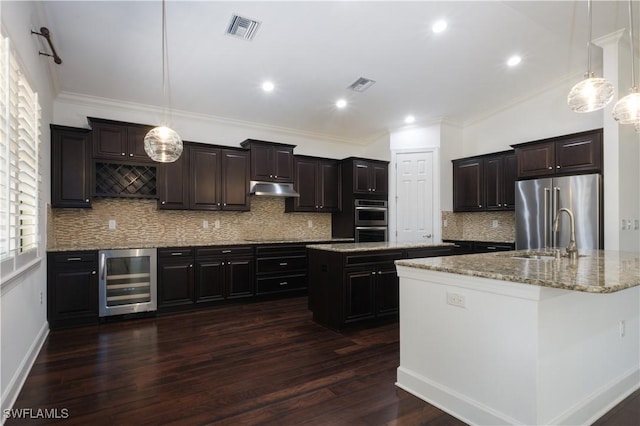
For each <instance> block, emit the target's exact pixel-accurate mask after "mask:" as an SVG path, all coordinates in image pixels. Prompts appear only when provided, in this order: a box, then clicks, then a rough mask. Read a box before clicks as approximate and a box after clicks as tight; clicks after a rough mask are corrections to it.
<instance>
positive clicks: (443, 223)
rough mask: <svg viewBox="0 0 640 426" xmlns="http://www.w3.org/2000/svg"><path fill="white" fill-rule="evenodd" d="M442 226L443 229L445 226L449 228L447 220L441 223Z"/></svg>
mask: <svg viewBox="0 0 640 426" xmlns="http://www.w3.org/2000/svg"><path fill="white" fill-rule="evenodd" d="M442 226H443V227H444V228H446V227H447V226H449V222H447V219H445V220H444V221H443V222H442Z"/></svg>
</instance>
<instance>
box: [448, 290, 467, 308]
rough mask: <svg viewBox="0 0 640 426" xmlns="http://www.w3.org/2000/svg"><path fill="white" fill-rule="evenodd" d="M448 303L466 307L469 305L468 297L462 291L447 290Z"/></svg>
mask: <svg viewBox="0 0 640 426" xmlns="http://www.w3.org/2000/svg"><path fill="white" fill-rule="evenodd" d="M447 304H449V305H452V306H458V307H460V308H464V307H465V306H466V305H467V298H466V297H465V296H464V295H463V294H460V293H449V292H447Z"/></svg>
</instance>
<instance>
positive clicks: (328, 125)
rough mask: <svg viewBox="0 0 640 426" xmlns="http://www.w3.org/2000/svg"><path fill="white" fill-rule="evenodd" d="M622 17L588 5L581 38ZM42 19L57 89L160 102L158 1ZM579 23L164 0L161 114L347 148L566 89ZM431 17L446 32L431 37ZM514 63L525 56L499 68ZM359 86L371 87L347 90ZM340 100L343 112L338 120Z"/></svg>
mask: <svg viewBox="0 0 640 426" xmlns="http://www.w3.org/2000/svg"><path fill="white" fill-rule="evenodd" d="M638 6H640V5H639V4H638V2H635V7H636V10H637V11H638V12H640V10H638V9H640V8H639V7H638ZM627 10H628V5H627V2H614V1H594V4H593V17H594V19H593V20H594V29H593V38H594V39H595V38H597V37H600V36H603V35H606V34H609V33H612V32H613V31H615V30H617V29H620V28H624V27H626V26H627V21H628V15H627V13H628V12H627ZM234 13H235V14H240V15H242V16H246V17H249V18H253V19H256V20H259V21H261V22H262V24H261V26H260V28H259V29H258V31H257V34H256V36H255V39H254V40H253V41H245V40H240V39H237V38H233V37H230V36H227V35H225V30H226V27H227V25H228V23H229V21H230V19H231V16H232V14H234ZM44 14H45V19H46V25H47V26H48V27H49V29H50V30H51V34H52V37H53V41H54V45H55V47H56V49H57V51H58V53H59V55H60V56H61V57H62V60H63V64H62V65H60V66H55V73H56V76H55V78H56V79H57V84H58V87H59V89H60V91H61V92H67V93H75V94H82V95H89V96H95V97H102V98H109V99H117V100H122V101H127V102H133V103H138V104H145V105H153V106H162V105H163V103H164V101H163V96H162V66H161V2H160V1H141V2H133V1H127V2H117V1H106V2H96V1H71V2H64V1H47V2H44ZM586 17H587V14H586V2H585V1H566V2H565V1H532V2H524V1H482V2H480V1H474V2H459V1H444V2H443V1H429V2H417V1H414V2H397V1H386V2H383V1H378V2H361V1H357V2H342V1H340V2H338V1H336V2H271V1H259V2H242V1H233V2H222V1H215V2H211V1H196V2H187V1H169V2H168V3H167V33H168V48H169V64H170V83H171V98H172V104H171V105H172V108H173V109H174V110H180V111H185V112H190V113H198V114H206V115H212V116H217V117H223V118H231V119H235V120H243V121H249V122H257V123H262V124H266V125H272V126H279V127H286V128H291V129H296V130H300V131H305V132H312V133H316V134H323V135H326V136H327V137H331V138H335V139H343V140H351V141H366V140H370V139H372V138H374V137H376V136H378V135H380V134H381V133H382V132H385V131H388V130H389V129H397V128H399V127H401V126H403V119H404V117H405V116H406V115H407V114H412V115H414V116H415V117H416V119H417V123H418V124H419V123H428V122H432V121H435V120H439V119H448V120H451V121H454V122H459V123H464V122H469V121H471V120H474V119H477V118H478V117H481V116H483V115H485V114H487V113H488V112H490V111H493V110H496V109H499V108H501V107H503V106H505V105H508V104H511V103H513V102H515V101H517V100H520V99H523V98H526V97H528V96H531V95H533V94H535V93H538V92H540V91H541V90H543V89H545V88H548V87H550V86H553V85H555V84H559V83H560V82H562V81H566V84H567V88H570V87H571V85H572V84H573V83H574V82H577V81H578V80H579V79H580V78H581V74H582V73H584V72H585V71H586V38H587V30H586V29H587V25H586V21H587V18H586ZM442 18H444V19H446V20H447V21H448V23H449V26H448V28H447V30H446V31H445V32H443V33H441V34H433V33H432V32H431V29H430V28H431V25H432V23H433V22H434V21H436V20H437V19H442ZM636 22H637V21H636ZM43 49H44V47H43ZM513 54H519V55H521V56H522V57H523V60H522V63H521V64H520V65H519V66H518V67H515V68H509V67H507V66H506V65H505V61H506V60H507V58H508V57H509V56H511V55H513ZM600 60H601V55H600V53H599V52H598V49H594V61H595V62H596V65H597V64H598V63H599V61H600ZM358 77H367V78H370V79H373V80H376V84H374V85H373V86H372V87H371V88H370V89H369V90H368V91H366V92H364V93H356V92H352V91H349V90H347V86H349V85H350V84H351V83H352V82H353V81H355V80H356V79H357V78H358ZM265 79H270V80H272V81H273V82H274V83H275V85H276V89H275V90H274V91H273V92H272V93H268V94H267V93H264V92H263V91H262V90H261V89H260V85H261V83H262V81H263V80H265ZM341 97H343V98H345V99H347V100H348V101H349V105H348V106H347V108H345V109H344V110H337V109H336V108H335V106H334V103H335V101H336V100H337V99H338V98H341ZM150 124H156V123H150Z"/></svg>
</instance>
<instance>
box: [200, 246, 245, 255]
mask: <svg viewBox="0 0 640 426" xmlns="http://www.w3.org/2000/svg"><path fill="white" fill-rule="evenodd" d="M237 254H248V255H251V254H253V247H248V246H216V247H205V248H196V257H205V256H229V255H237Z"/></svg>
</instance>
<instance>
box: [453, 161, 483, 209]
mask: <svg viewBox="0 0 640 426" xmlns="http://www.w3.org/2000/svg"><path fill="white" fill-rule="evenodd" d="M483 181H484V167H483V160H482V158H469V159H460V160H453V211H454V212H469V211H481V210H482V209H483V206H484V191H483Z"/></svg>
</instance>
